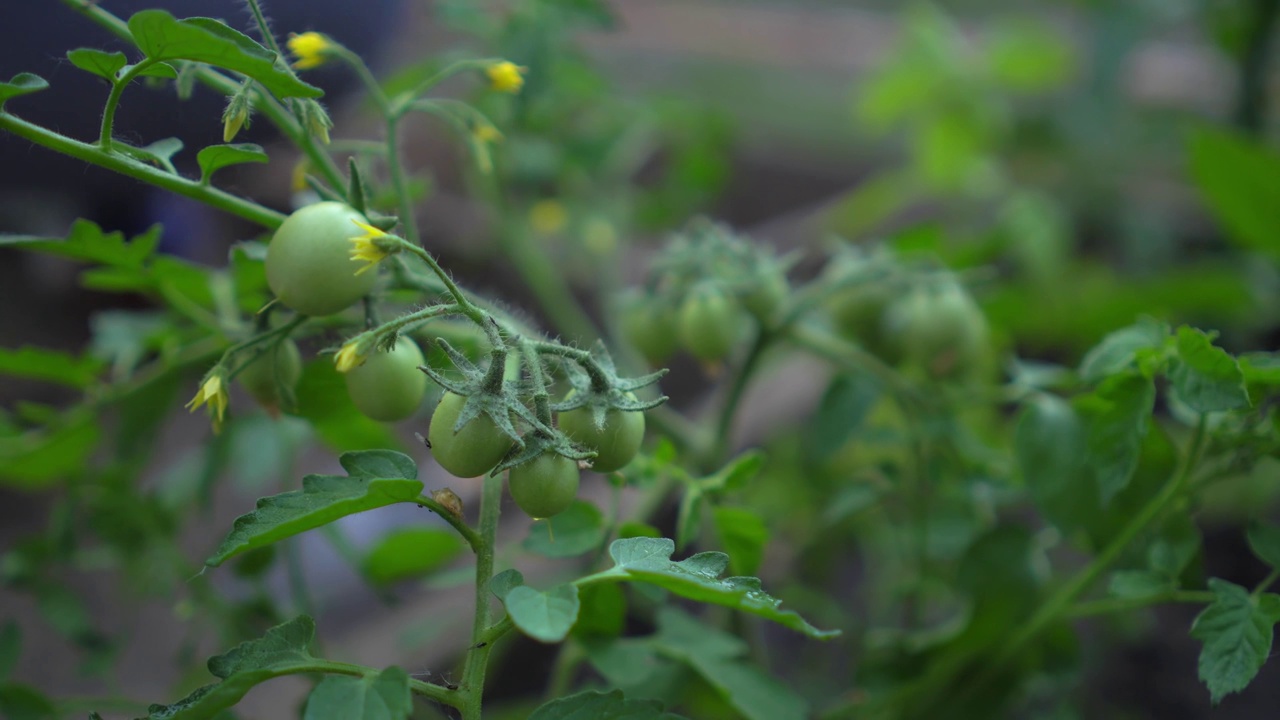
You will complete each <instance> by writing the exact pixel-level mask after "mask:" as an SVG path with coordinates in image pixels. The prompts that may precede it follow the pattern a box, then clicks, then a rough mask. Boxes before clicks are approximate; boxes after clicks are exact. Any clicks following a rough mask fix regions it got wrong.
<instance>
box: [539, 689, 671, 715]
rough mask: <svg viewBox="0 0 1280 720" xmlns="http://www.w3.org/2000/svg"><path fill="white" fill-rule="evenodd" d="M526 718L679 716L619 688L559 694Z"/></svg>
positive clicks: (653, 701) (654, 702) (654, 701)
mask: <svg viewBox="0 0 1280 720" xmlns="http://www.w3.org/2000/svg"><path fill="white" fill-rule="evenodd" d="M529 720H682V719H681V717H680V716H679V715H673V714H672V713H669V712H665V711H664V710H663V708H662V703H659V702H658V701H656V700H627V699H626V698H624V697H623V696H622V691H621V690H613V691H611V692H607V693H602V692H596V691H594V690H588V691H587V692H580V693H578V694H577V695H570V696H569V697H563V698H559V699H557V700H552V701H551V702H549V703H547V704H546V705H543V706H542V707H540V708H538V709H537V710H534V711H533V714H532V715H530V716H529Z"/></svg>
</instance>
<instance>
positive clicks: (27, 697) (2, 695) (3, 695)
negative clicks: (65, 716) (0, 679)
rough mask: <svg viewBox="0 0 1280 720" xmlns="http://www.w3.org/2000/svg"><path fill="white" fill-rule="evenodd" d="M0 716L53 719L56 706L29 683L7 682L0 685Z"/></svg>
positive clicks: (10, 718)
mask: <svg viewBox="0 0 1280 720" xmlns="http://www.w3.org/2000/svg"><path fill="white" fill-rule="evenodd" d="M0 717H3V718H6V719H7V720H55V718H58V717H59V715H58V712H57V708H56V707H55V706H54V704H53V701H52V700H50V699H49V698H47V697H45V696H44V693H41V692H40V691H39V690H36V689H35V688H33V687H31V686H30V685H23V684H20V683H8V684H5V685H0Z"/></svg>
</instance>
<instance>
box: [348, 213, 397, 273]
mask: <svg viewBox="0 0 1280 720" xmlns="http://www.w3.org/2000/svg"><path fill="white" fill-rule="evenodd" d="M351 222H353V223H355V224H356V226H357V227H359V228H360V229H361V230H364V235H360V236H358V237H353V238H351V259H352V260H353V261H360V260H363V261H364V262H365V266H364V267H362V268H360V269H359V270H357V271H356V274H357V275H359V274H361V273H363V272H366V271H367V270H369V269H370V268H372V267H374V266H376V265H377V264H378V263H380V262H382V261H383V260H385V259H387V258H388V257H389V256H391V255H392V254H393V253H394V252H395V250H394V249H393V248H394V247H395V246H394V245H390V246H389V244H388V243H387V242H386V241H382V242H379V239H380V238H385V237H392V236H391V235H388V234H387V233H385V232H383V231H382V230H380V229H378V228H376V227H374V226H372V225H367V224H365V223H362V222H360V221H359V220H356V219H354V218H352V220H351Z"/></svg>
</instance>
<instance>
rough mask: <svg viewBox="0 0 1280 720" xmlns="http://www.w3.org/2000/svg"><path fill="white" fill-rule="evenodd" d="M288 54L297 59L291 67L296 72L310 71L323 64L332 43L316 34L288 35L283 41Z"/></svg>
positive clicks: (331, 47)
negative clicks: (295, 69) (287, 48)
mask: <svg viewBox="0 0 1280 720" xmlns="http://www.w3.org/2000/svg"><path fill="white" fill-rule="evenodd" d="M285 44H286V45H288V46H289V52H291V53H293V55H294V57H296V58H298V59H297V61H296V62H294V63H293V66H294V67H295V68H297V69H298V70H310V69H311V68H313V67H319V66H321V65H323V64H324V61H325V60H326V59H327V58H326V56H327V55H328V53H329V51H330V50H332V49H333V41H332V40H330V39H329V38H328V37H325V36H324V35H322V34H320V33H318V32H304V33H301V34H298V33H290V35H289V39H288V40H287V41H285Z"/></svg>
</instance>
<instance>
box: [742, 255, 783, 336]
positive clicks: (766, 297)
mask: <svg viewBox="0 0 1280 720" xmlns="http://www.w3.org/2000/svg"><path fill="white" fill-rule="evenodd" d="M790 292H791V286H790V285H788V284H787V276H786V275H785V274H783V272H782V271H781V270H780V269H778V268H777V267H776V266H772V267H768V268H765V269H762V270H760V271H759V272H758V273H756V276H755V277H754V278H753V282H752V285H751V287H750V289H748V290H747V291H746V292H745V293H743V295H742V306H743V307H745V308H746V309H747V312H749V313H751V314H752V315H754V316H755V318H756V319H757V320H759V321H760V322H762V323H767V322H769V321H770V320H772V319H773V316H774V314H775V313H777V312H778V308H780V307H782V304H783V303H784V302H786V300H787V295H788V294H789V293H790Z"/></svg>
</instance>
